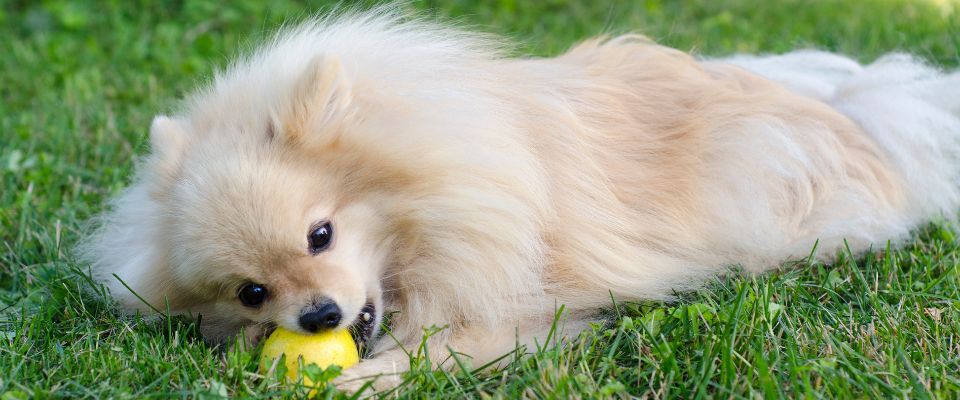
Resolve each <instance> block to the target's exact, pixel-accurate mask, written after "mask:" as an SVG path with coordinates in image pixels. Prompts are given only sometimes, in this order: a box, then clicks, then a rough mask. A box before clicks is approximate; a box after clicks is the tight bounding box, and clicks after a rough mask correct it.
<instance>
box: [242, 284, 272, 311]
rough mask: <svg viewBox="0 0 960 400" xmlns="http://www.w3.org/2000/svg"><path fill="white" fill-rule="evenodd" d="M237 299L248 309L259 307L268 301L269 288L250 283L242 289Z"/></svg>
mask: <svg viewBox="0 0 960 400" xmlns="http://www.w3.org/2000/svg"><path fill="white" fill-rule="evenodd" d="M237 297H238V298H239V299H240V302H241V303H243V305H245V306H247V307H259V306H260V304H262V303H263V301H264V300H266V299H267V287H266V286H263V285H259V284H256V283H248V284H246V285H243V287H241V288H240V292H239V293H237Z"/></svg>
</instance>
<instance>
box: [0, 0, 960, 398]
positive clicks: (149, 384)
mask: <svg viewBox="0 0 960 400" xmlns="http://www.w3.org/2000/svg"><path fill="white" fill-rule="evenodd" d="M221 3H222V2H216V1H189V0H186V1H166V2H160V1H156V2H147V1H143V2H135V1H120V0H115V1H103V2H99V3H96V4H94V3H92V2H79V1H78V2H66V1H55V0H50V1H42V2H41V1H16V0H0V96H2V101H0V243H2V244H0V399H2V400H6V399H20V398H49V397H71V398H79V397H94V398H100V397H135V398H142V397H203V398H219V397H223V396H230V397H264V396H272V397H286V396H290V397H302V396H304V395H306V393H308V391H307V390H306V389H304V388H302V387H297V386H295V385H287V384H282V383H281V382H279V381H278V380H277V379H275V377H272V376H270V377H265V376H262V375H260V374H259V373H258V372H257V367H256V362H257V360H256V358H255V357H253V356H252V355H251V354H249V353H245V352H240V351H227V352H224V351H221V350H219V349H216V348H212V347H210V346H208V345H206V344H204V343H203V342H202V340H201V339H200V337H199V335H198V333H197V330H196V329H195V327H194V326H193V325H191V324H190V323H189V322H187V321H183V320H180V319H165V320H162V321H160V322H146V321H142V320H135V319H125V318H121V317H120V315H119V314H118V313H117V312H116V311H114V310H112V309H111V308H110V307H109V304H108V303H106V302H105V301H103V300H102V299H101V298H100V297H99V296H98V295H97V293H98V288H97V286H96V285H93V284H91V282H90V281H89V280H88V279H87V278H86V275H85V274H84V272H83V271H84V268H85V266H84V265H80V264H78V263H76V262H75V261H74V257H73V256H71V247H72V245H73V244H74V243H76V241H77V239H78V237H79V236H80V235H81V232H83V229H84V228H83V222H84V220H86V219H87V218H88V217H90V216H91V215H93V214H94V213H96V212H97V211H99V210H101V209H102V208H103V207H104V204H103V202H104V199H106V198H108V197H109V196H110V195H111V194H114V193H116V192H117V191H118V190H120V189H121V188H122V187H123V186H124V184H125V182H126V179H127V178H128V177H129V174H130V172H131V167H132V165H134V163H135V162H136V161H137V159H138V157H139V156H140V155H142V154H143V153H144V151H145V150H146V149H145V145H144V141H145V134H146V128H147V126H148V125H149V122H150V119H151V117H152V116H153V115H155V114H158V113H164V112H170V111H171V110H174V109H175V107H176V104H177V99H178V98H180V97H182V96H183V95H184V94H185V93H187V92H188V91H190V90H191V88H193V87H195V86H196V85H198V84H199V83H202V82H203V81H204V80H205V79H208V78H209V77H210V75H211V72H212V71H214V70H215V69H217V68H221V67H223V66H224V65H225V64H226V62H227V61H228V60H229V59H230V58H231V57H232V56H235V55H236V54H238V53H239V52H241V51H243V50H244V49H247V48H250V47H251V46H252V45H254V44H256V43H257V41H258V40H259V39H262V38H264V37H266V36H268V35H269V34H270V32H271V31H273V30H274V29H276V28H277V27H278V26H280V25H281V24H282V23H283V22H284V21H289V20H291V19H293V20H295V19H298V18H304V17H306V16H310V15H312V14H313V13H315V12H317V11H322V10H325V9H329V8H330V5H329V3H325V2H319V3H317V2H294V1H272V2H260V1H254V0H245V1H234V2H229V4H227V5H222V4H221ZM603 3H606V2H600V1H596V2H595V1H587V0H584V1H577V2H575V1H562V0H549V1H537V2H534V1H524V0H499V1H479V0H448V1H410V2H409V3H406V5H405V6H404V7H406V8H409V9H411V10H413V9H416V10H424V11H423V12H424V13H425V14H427V15H430V16H438V17H442V18H452V19H453V20H455V21H458V22H459V23H462V24H465V25H469V26H473V27H475V28H476V29H480V30H484V31H489V32H494V33H498V34H502V35H506V36H508V37H510V38H512V39H514V40H516V41H518V42H519V43H520V46H519V49H520V50H519V51H522V52H524V53H532V54H537V55H550V54H556V53H558V52H560V51H562V50H563V49H564V48H566V47H567V46H569V45H570V44H571V43H573V42H575V41H576V40H578V39H581V38H584V37H585V36H588V35H592V34H597V33H603V32H625V31H630V30H632V31H638V32H642V33H644V34H647V35H648V36H651V37H652V38H654V39H656V40H658V41H661V42H663V43H666V44H669V45H672V46H675V47H678V48H681V49H684V50H689V51H692V52H694V53H697V54H703V55H711V56H714V55H725V54H731V53H734V52H779V51H786V50H789V49H794V48H799V47H816V48H822V49H829V50H835V51H840V52H844V53H848V54H851V55H853V56H855V57H857V58H859V59H861V60H864V61H869V60H872V59H874V58H875V57H877V56H878V55H880V54H883V53H885V52H889V51H895V50H902V51H909V52H911V53H914V54H917V55H919V56H922V57H925V58H926V59H928V60H930V61H931V62H933V63H936V64H939V65H942V66H944V67H945V68H955V67H956V66H957V65H958V64H960V2H957V1H956V0H911V1H907V0H903V1H892V0H891V1H866V0H860V1H856V0H851V1H836V0H834V1H816V2H811V1H804V0H789V1H771V0H730V1H718V0H690V1H684V2H679V1H658V0H646V1H630V2H626V1H624V2H612V4H603ZM956 234H957V229H956V227H955V225H954V224H953V223H951V222H949V221H939V222H937V221H935V222H934V223H933V224H931V225H930V226H928V227H925V228H924V229H922V230H920V231H919V232H917V235H916V236H915V238H914V239H913V240H912V241H911V242H909V243H908V244H907V245H905V246H904V247H902V248H901V249H889V248H878V249H876V251H875V252H874V253H871V254H867V255H850V254H841V255H840V256H839V259H838V260H837V261H836V263H835V264H833V265H820V264H813V265H810V263H800V264H799V265H795V266H787V267H785V268H784V269H783V270H781V272H777V273H772V274H767V275H763V276H759V277H745V276H732V277H728V278H726V279H723V280H721V281H718V282H715V283H713V284H711V285H710V286H709V287H707V288H705V289H704V290H702V291H700V292H697V293H688V294H684V295H683V296H682V297H681V300H680V301H678V302H676V303H672V304H662V303H650V304H618V305H617V306H613V305H611V307H610V310H609V311H608V313H607V316H608V318H607V322H606V323H605V324H598V325H597V326H595V327H594V329H592V330H591V331H589V332H586V333H585V334H583V335H582V336H580V337H578V338H576V339H575V340H572V341H570V342H568V343H566V344H565V345H563V346H560V347H558V348H555V349H550V350H540V349H527V351H528V352H530V353H532V355H531V356H529V357H523V358H516V359H515V361H514V362H512V363H511V364H510V365H509V366H508V367H506V368H504V369H503V370H497V371H482V372H473V373H471V372H460V373H457V374H449V373H444V372H438V371H431V369H430V367H431V366H430V365H427V364H426V363H425V362H424V361H422V360H418V359H414V360H412V361H411V363H412V365H413V372H412V373H410V374H409V375H408V376H407V383H406V384H404V385H403V386H401V387H400V388H399V389H398V390H397V391H396V392H395V393H391V394H390V397H394V396H398V397H414V398H421V397H478V398H487V397H494V398H515V397H531V398H540V397H548V398H566V397H585V398H607V397H630V396H638V397H645V398H662V397H675V398H692V397H720V398H755V397H767V398H774V397H804V398H820V397H827V398H835V397H843V398H848V397H895V398H928V397H934V398H957V397H960V289H958V287H960V271H958V265H960V264H958V256H960V241H958V239H957V238H956ZM320 395H321V396H338V395H340V394H337V393H336V392H335V391H333V390H332V389H328V390H326V391H323V392H321V393H320Z"/></svg>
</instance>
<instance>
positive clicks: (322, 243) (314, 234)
mask: <svg viewBox="0 0 960 400" xmlns="http://www.w3.org/2000/svg"><path fill="white" fill-rule="evenodd" d="M332 240H333V225H330V223H329V222H324V223H323V224H320V225H318V226H316V227H314V228H313V230H311V231H310V235H309V236H307V241H308V242H309V243H310V253H311V254H317V253H319V252H321V251H324V250H326V249H327V247H330V242H331V241H332Z"/></svg>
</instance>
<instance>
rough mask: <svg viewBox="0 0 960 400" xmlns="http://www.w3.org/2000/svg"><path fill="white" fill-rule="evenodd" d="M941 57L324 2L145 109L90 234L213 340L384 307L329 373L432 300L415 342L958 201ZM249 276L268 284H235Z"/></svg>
mask: <svg viewBox="0 0 960 400" xmlns="http://www.w3.org/2000/svg"><path fill="white" fill-rule="evenodd" d="M748 71H753V72H748ZM761 76H766V77H768V78H770V79H772V80H768V79H766V78H762V77H761ZM958 82H960V77H958V75H957V74H954V75H943V74H940V73H938V72H936V71H933V70H932V69H930V68H928V67H924V66H922V65H921V64H919V63H917V62H915V61H913V60H911V59H909V58H906V57H902V56H894V57H887V58H884V59H882V60H881V61H878V62H877V63H875V64H874V65H871V66H868V67H861V66H860V65H858V64H857V63H855V62H853V61H850V60H849V59H847V58H843V57H840V56H835V55H830V54H826V53H820V52H799V53H792V54H789V55H785V56H779V57H765V58H748V57H740V58H734V59H729V60H714V61H698V60H696V59H694V58H692V57H690V56H688V55H686V54H683V53H681V52H678V51H676V50H672V49H668V48H664V47H660V46H657V45H655V44H653V43H650V42H649V41H647V40H645V39H643V38H641V37H636V36H623V37H618V38H615V39H612V40H594V41H589V42H586V43H584V44H581V45H579V46H577V47H576V48H574V49H573V50H571V51H569V52H568V53H566V54H564V55H562V56H559V57H557V58H548V59H512V58H506V57H502V56H500V55H499V54H498V52H497V51H496V50H495V49H494V48H493V47H492V46H490V45H489V43H488V42H487V41H486V39H482V38H478V37H477V36H474V35H470V34H465V33H461V32H458V31H454V30H449V29H446V28H442V27H437V26H433V25H430V24H425V23H421V22H408V23H398V22H396V19H395V18H393V17H390V16H377V15H374V14H369V15H354V16H348V17H343V18H340V19H333V20H326V21H319V22H314V23H310V24H307V25H304V26H303V27H300V28H298V29H294V30H292V31H290V32H287V33H286V34H283V35H281V36H280V37H279V39H277V40H276V41H275V42H274V43H272V44H271V45H269V46H267V47H266V48H265V49H264V50H262V51H261V52H259V53H257V54H256V55H254V56H252V57H250V58H249V59H247V60H245V61H243V62H240V63H238V64H237V65H235V66H233V67H232V68H231V69H230V70H229V71H228V72H226V73H223V74H220V75H218V77H217V79H216V80H215V82H213V83H212V84H211V85H210V86H209V87H208V88H206V89H204V90H202V91H200V92H199V93H198V94H196V95H194V96H193V97H191V98H190V99H189V101H188V102H187V107H186V110H185V112H184V113H183V114H182V115H181V116H179V117H174V118H166V117H158V118H157V119H156V120H155V122H154V125H153V127H152V128H151V142H152V145H153V152H152V154H151V156H150V157H149V158H148V159H147V160H146V162H145V163H144V165H142V166H141V168H140V169H139V171H138V175H137V176H136V178H135V180H134V183H133V185H132V187H131V188H130V189H128V191H127V192H126V193H125V194H124V195H123V196H121V197H120V198H119V199H118V201H117V202H116V203H115V207H114V209H113V210H112V211H111V212H110V213H108V214H106V215H105V216H104V219H103V228H102V229H101V230H100V231H98V233H97V234H96V235H93V236H92V237H91V239H90V240H88V241H87V243H86V245H85V247H84V249H85V253H84V254H85V255H86V256H87V257H88V259H89V260H90V261H91V262H92V263H93V266H94V269H95V271H96V273H97V275H98V276H99V277H101V278H102V279H103V280H104V281H105V282H107V284H108V286H109V287H110V289H111V292H112V293H113V295H114V296H115V297H117V298H118V299H119V300H120V302H121V303H122V304H123V305H124V306H125V307H127V308H129V309H145V308H146V306H145V305H143V304H142V303H141V302H140V300H138V299H137V298H136V297H135V296H134V295H132V294H131V293H130V292H129V291H128V290H127V289H126V288H125V287H124V285H128V286H129V287H130V288H132V289H133V290H134V291H136V292H137V294H138V295H139V296H141V297H142V298H143V299H144V300H146V301H147V302H149V303H152V304H153V305H155V306H156V307H157V308H161V309H162V308H165V307H166V306H167V304H169V306H170V307H171V308H172V309H173V310H175V311H177V312H181V313H192V314H198V313H199V314H202V315H203V320H202V321H203V327H202V328H203V331H204V334H205V335H207V336H208V337H209V338H211V339H224V338H227V337H230V336H231V335H234V334H236V333H237V332H238V331H239V330H240V329H241V328H246V330H247V334H248V335H251V336H256V335H258V334H260V333H261V331H260V330H261V329H262V328H263V327H264V326H269V325H273V324H276V325H282V326H285V327H287V328H288V329H292V330H304V329H306V328H304V326H305V325H304V322H303V315H304V314H305V313H306V314H308V313H312V312H315V311H316V310H317V309H318V307H320V306H321V305H327V304H336V305H337V307H338V309H339V310H340V311H341V313H340V315H342V316H343V317H344V318H342V321H341V319H339V318H338V319H337V320H336V321H335V322H331V324H330V327H335V328H341V327H346V326H350V325H356V323H355V321H356V318H355V317H354V316H357V315H362V314H363V313H364V312H365V311H364V310H367V311H370V310H373V314H374V316H375V318H374V323H373V328H370V327H369V326H368V327H367V328H368V329H373V330H375V326H376V323H377V322H378V321H379V320H380V318H381V317H382V316H383V314H384V311H386V312H396V314H394V316H393V318H392V320H391V332H392V336H393V338H396V339H397V340H396V341H395V340H393V339H392V338H387V339H381V340H379V341H378V342H377V345H376V346H374V350H375V351H374V352H373V354H374V357H373V359H371V360H366V361H364V362H362V363H361V365H360V366H358V367H356V368H354V369H351V370H348V371H347V375H346V376H345V377H344V381H346V380H349V379H351V378H354V377H360V376H365V375H372V374H375V373H385V372H395V371H397V370H402V366H403V365H405V363H406V361H405V357H406V356H405V354H404V353H403V352H402V351H401V350H399V347H398V343H399V344H401V345H403V346H407V347H408V348H409V347H413V348H416V346H417V344H418V343H419V342H420V340H421V336H422V334H423V330H422V328H423V327H425V326H427V327H429V326H431V325H436V326H445V327H446V329H445V330H443V331H442V332H440V333H437V334H435V335H434V336H432V338H431V339H430V342H429V344H430V346H431V348H432V349H433V350H432V351H431V352H430V354H431V356H433V357H436V358H438V359H442V358H445V357H446V356H447V354H448V353H447V349H448V347H447V346H448V345H449V346H450V348H453V349H454V350H457V351H461V352H465V353H467V354H469V355H470V356H472V357H474V363H475V364H476V365H479V364H482V363H484V362H486V361H489V360H491V359H493V358H495V357H498V356H500V355H503V354H504V353H507V352H508V351H510V350H511V349H513V348H514V346H515V345H516V344H517V338H518V333H519V339H520V342H521V343H530V342H532V341H533V340H535V339H536V338H542V337H543V335H544V334H545V333H546V332H547V330H548V329H549V327H550V324H551V322H552V321H553V316H554V311H555V310H556V307H557V306H558V305H564V306H565V307H566V309H567V310H568V311H569V315H568V317H567V330H568V332H575V331H576V329H578V327H580V326H583V323H584V321H588V320H590V318H591V317H593V316H594V315H595V314H596V312H597V310H598V309H599V308H602V307H604V306H607V305H609V304H610V299H611V295H612V296H613V297H614V298H616V299H618V300H640V299H669V298H670V297H671V295H672V294H673V293H674V292H675V291H678V290H686V289H691V288H695V287H697V285H699V284H701V283H702V282H703V281H704V279H706V278H708V277H711V276H715V275H716V274H717V273H719V272H722V271H723V270H724V268H725V267H726V266H728V265H731V264H739V265H743V266H744V267H745V268H746V269H747V270H749V271H761V270H763V269H768V268H774V267H776V266H778V265H779V263H780V262H783V261H786V260H790V259H797V258H802V257H804V256H806V255H807V254H809V253H810V251H811V248H812V247H813V246H814V245H815V244H816V243H818V244H817V246H818V248H819V252H818V254H819V255H821V256H823V257H829V256H831V255H833V254H835V252H836V251H837V250H838V249H840V248H841V247H842V246H844V245H845V242H846V244H847V245H849V247H850V248H851V249H852V250H853V251H855V252H856V251H863V250H866V249H867V248H869V247H870V246H871V245H883V244H885V243H886V242H887V241H889V240H894V241H896V240H899V239H902V238H904V237H905V236H907V235H908V233H909V231H910V230H911V229H912V228H914V227H916V226H917V225H918V224H920V223H923V222H924V221H926V220H928V219H929V218H931V217H934V216H936V215H938V214H946V215H948V216H949V215H952V213H953V211H954V208H955V207H956V206H957V204H958V199H960V193H958V190H957V188H958V185H957V182H956V168H955V160H954V158H955V152H956V150H957V136H958V135H960V120H958V117H957V111H958V108H960V104H958V103H960V100H958V99H960V87H958V86H960V85H958ZM326 222H329V223H330V224H331V225H329V226H330V227H332V228H331V229H332V230H333V240H332V244H329V247H326V245H325V246H314V245H315V244H317V243H315V240H317V239H316V237H315V236H314V234H315V233H316V232H317V231H316V227H318V226H321V225H322V224H323V223H326ZM318 224H320V225H318ZM324 232H325V231H324ZM324 243H325V242H324ZM114 274H115V275H116V276H117V277H119V278H120V279H122V280H123V281H124V283H123V284H121V283H120V282H119V280H118V279H115V278H114V277H113V276H114ZM252 283H256V284H257V285H260V287H261V288H262V289H263V290H267V292H266V293H269V295H267V296H266V298H265V300H262V299H260V300H261V301H262V303H259V302H257V303H256V304H253V303H254V302H252V301H250V300H248V299H249V297H247V298H244V297H243V296H241V299H242V300H243V301H238V300H237V298H238V291H241V292H243V291H245V290H247V289H249V287H250V286H249V285H251V284H252ZM258 293H259V292H258ZM365 306H366V308H365ZM331 321H332V320H331ZM308 330H309V329H308ZM366 333H367V336H366V338H367V339H371V338H372V336H375V332H373V331H372V330H369V331H368V332H366Z"/></svg>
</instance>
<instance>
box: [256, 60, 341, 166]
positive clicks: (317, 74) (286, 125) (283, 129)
mask: <svg viewBox="0 0 960 400" xmlns="http://www.w3.org/2000/svg"><path fill="white" fill-rule="evenodd" d="M352 100H353V99H352V90H351V87H350V83H349V82H348V81H347V79H346V77H345V76H344V74H343V67H342V66H341V64H340V60H339V59H337V58H336V57H331V56H317V57H316V58H314V59H313V60H312V61H311V62H310V64H309V65H308V67H307V70H306V73H304V75H303V77H301V78H300V79H299V80H298V82H297V83H296V87H295V89H294V92H293V95H292V97H291V100H290V103H288V104H287V106H286V107H285V108H283V109H279V110H276V111H275V113H274V116H273V118H272V119H273V121H272V123H273V124H274V125H273V126H272V127H271V128H272V132H273V134H274V135H275V136H278V137H279V138H281V139H282V140H285V141H287V142H288V143H291V144H295V145H303V146H308V147H320V146H325V145H329V144H331V143H333V142H336V140H337V138H338V137H339V135H340V134H341V129H342V128H343V126H344V125H345V124H346V122H347V121H348V120H349V119H350V118H352V117H353V115H354V109H353V105H352Z"/></svg>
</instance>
